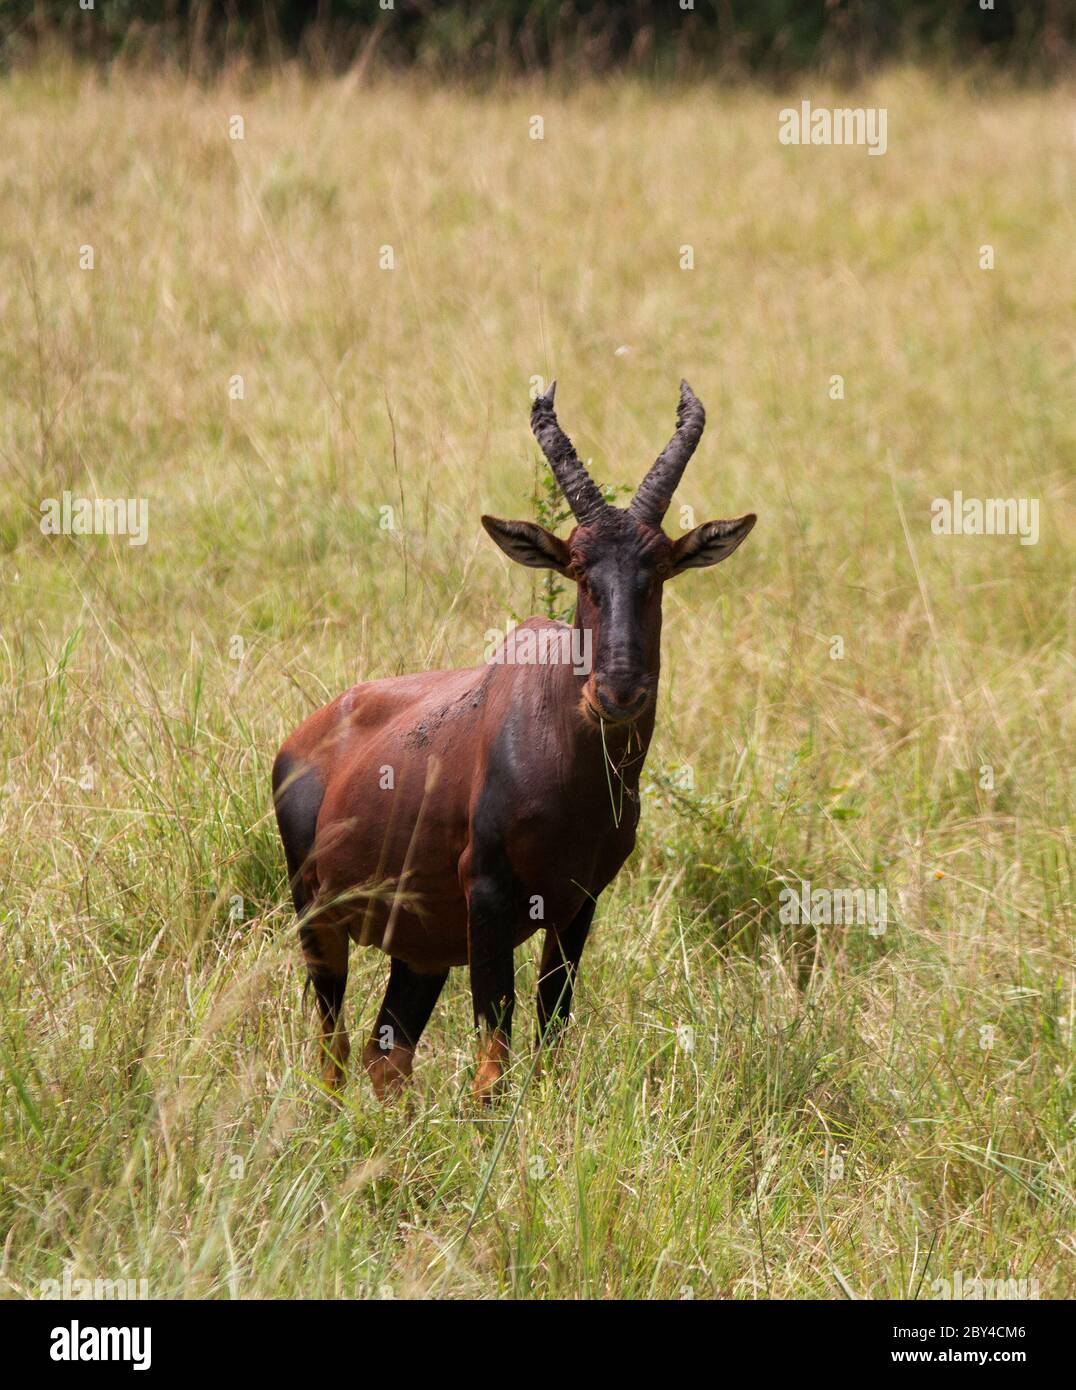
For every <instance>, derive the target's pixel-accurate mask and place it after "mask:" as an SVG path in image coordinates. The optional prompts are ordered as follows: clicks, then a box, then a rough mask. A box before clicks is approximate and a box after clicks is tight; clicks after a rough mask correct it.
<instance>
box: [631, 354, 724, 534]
mask: <svg viewBox="0 0 1076 1390" xmlns="http://www.w3.org/2000/svg"><path fill="white" fill-rule="evenodd" d="M705 425H706V411H705V410H703V408H702V402H701V401H700V400H699V398H698V397H697V396H696V395H695V393H694V391H692V389H691V387H690V386H689V385H688V384H687V382H686V381H681V383H680V404H679V405H678V406H677V407H676V433H675V434H674V435H673V437H672V438H671V439H670V440H669V442H668V444H666V445H665V448H664V449H662V451H661V453H660V454H658V456H657V458H656V459H655V460H654V462H653V463H652V464H651V465H650V472H649V473H648V474H647V475H646V477H645V478H644V479H643V481H642V482H641V483H640V484H639V490H638V492H637V493H636V494H635V496H634V498H633V499H632V503H631V506H630V507H629V508H628V511H630V512H631V514H632V516H634V517H635V518H636V519H637V520H639V521H644V522H646V523H647V524H648V525H650V526H660V525H661V521H662V518H663V517H664V515H665V513H666V512H667V511H668V510H669V503H670V502H671V501H672V495H673V493H674V492H675V491H676V488H677V484H678V483H679V482H680V479H681V478H682V477H683V475H684V469H685V468H686V467H687V464H688V459H690V457H691V455H692V454H693V453H694V452H695V446H696V445H697V444H698V442H699V440H700V439H701V438H702V431H703V429H704V427H705Z"/></svg>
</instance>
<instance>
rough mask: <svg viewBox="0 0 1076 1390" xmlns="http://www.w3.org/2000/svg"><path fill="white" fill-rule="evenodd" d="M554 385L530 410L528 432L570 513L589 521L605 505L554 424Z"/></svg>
mask: <svg viewBox="0 0 1076 1390" xmlns="http://www.w3.org/2000/svg"><path fill="white" fill-rule="evenodd" d="M556 389H557V383H556V382H555V381H551V382H550V383H549V390H548V391H547V392H546V393H545V395H544V396H539V397H538V398H537V400H536V401H535V402H534V405H533V406H532V408H531V429H532V430H533V431H534V437H535V439H537V441H538V444H539V447H540V448H541V450H542V453H543V454H545V456H546V458H547V459H548V460H549V466H550V468H552V470H553V476H554V477H555V478H556V480H557V482H558V483H559V484H560V490H561V492H563V493H564V496H565V497H566V498H567V499H568V506H569V507H571V509H572V514H573V516H574V517H575V519H576V520H577V521H578V522H580V523H585V522H587V521H592V520H593V519H594V517H595V516H596V515H597V514H598V512H600V511H604V509H605V507H606V505H607V503H606V501H605V498H604V497H603V496H602V495H601V492H600V490H599V488H598V485H597V484H596V483H595V482H594V480H593V479H592V478H591V476H590V474H589V473H588V472H587V470H586V469H585V468H584V467H583V465H582V463H580V461H579V455H578V454H577V453H576V452H575V446H574V445H573V444H572V441H571V440H570V439H569V438H568V436H567V435H566V434H565V433H564V431H563V430H562V429H561V427H560V426H559V425H558V424H557V416H556V412H555V411H554V409H553V394H554V392H555V391H556Z"/></svg>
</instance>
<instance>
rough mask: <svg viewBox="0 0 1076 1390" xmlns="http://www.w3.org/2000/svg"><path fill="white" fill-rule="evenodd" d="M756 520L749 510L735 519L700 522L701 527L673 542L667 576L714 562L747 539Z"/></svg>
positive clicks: (700, 567)
mask: <svg viewBox="0 0 1076 1390" xmlns="http://www.w3.org/2000/svg"><path fill="white" fill-rule="evenodd" d="M756 520H757V518H756V516H755V514H754V512H749V513H748V515H747V516H741V517H737V519H736V520H735V521H704V522H703V523H702V525H701V526H696V527H695V529H694V530H693V531H689V532H688V533H687V535H686V536H681V537H680V539H679V540H678V541H677V542H676V543H675V544H674V545H673V548H672V555H671V556H670V557H669V567H670V568H669V578H670V579H671V578H672V577H673V575H674V574H681V573H682V572H683V571H684V570H694V569H703V568H705V566H707V565H716V564H717V563H718V562H719V561H720V560H723V559H724V558H725V556H726V555H731V554H732V552H733V551H734V550H735V549H736V547H737V546H738V545H739V544H740V542H741V541H743V540H746V539H747V535H748V532H749V531H750V530H751V527H752V526H754V524H755V521H756Z"/></svg>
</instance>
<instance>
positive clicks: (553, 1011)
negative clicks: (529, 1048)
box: [538, 898, 597, 1045]
mask: <svg viewBox="0 0 1076 1390" xmlns="http://www.w3.org/2000/svg"><path fill="white" fill-rule="evenodd" d="M596 907H597V902H596V901H595V899H593V898H591V899H589V900H588V901H587V902H585V903H584V904H583V906H582V907H581V908H580V909H579V911H578V912H577V913H576V915H575V917H574V919H573V920H572V922H571V923H570V924H569V925H568V927H567V928H566V929H565V930H564V931H562V932H558V931H554V930H548V931H547V932H546V937H545V946H544V948H543V950H542V964H541V971H540V974H539V978H538V1043H539V1045H541V1044H542V1043H546V1044H549V1045H554V1044H555V1043H556V1042H557V1041H558V1039H559V1037H560V1034H561V1030H562V1029H563V1027H564V1025H565V1024H566V1023H567V1022H568V1017H569V1015H570V1014H571V1012H572V991H573V989H574V986H575V977H576V974H577V973H578V970H579V958H580V957H581V956H582V954H583V947H584V946H585V945H586V944H587V935H588V933H589V932H590V924H591V922H592V921H593V919H594V909H595V908H596Z"/></svg>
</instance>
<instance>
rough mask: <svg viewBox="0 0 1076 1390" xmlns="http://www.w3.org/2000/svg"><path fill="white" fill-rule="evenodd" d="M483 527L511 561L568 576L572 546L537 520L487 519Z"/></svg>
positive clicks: (488, 517)
mask: <svg viewBox="0 0 1076 1390" xmlns="http://www.w3.org/2000/svg"><path fill="white" fill-rule="evenodd" d="M482 525H483V526H484V527H485V528H486V530H487V531H488V532H489V534H490V535H491V536H492V537H493V539H494V541H495V542H496V543H497V544H498V545H499V546H500V547H501V549H502V550H503V551H504V553H505V554H506V555H507V556H508V558H509V559H510V560H515V561H516V563H517V564H520V565H529V566H530V567H531V569H536V570H556V571H557V573H558V574H563V575H565V576H567V575H568V570H569V567H570V565H571V560H570V558H569V555H568V547H567V545H566V544H565V543H564V541H562V540H561V538H560V537H559V536H554V534H553V532H552V531H547V530H546V529H545V527H544V526H539V525H538V523H537V522H535V521H502V520H501V519H500V517H496V516H484V517H483V518H482Z"/></svg>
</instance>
